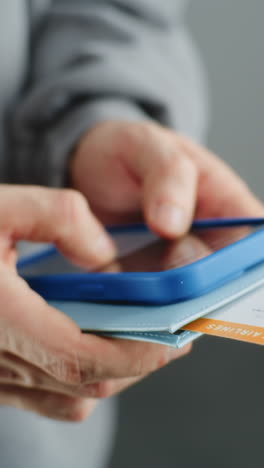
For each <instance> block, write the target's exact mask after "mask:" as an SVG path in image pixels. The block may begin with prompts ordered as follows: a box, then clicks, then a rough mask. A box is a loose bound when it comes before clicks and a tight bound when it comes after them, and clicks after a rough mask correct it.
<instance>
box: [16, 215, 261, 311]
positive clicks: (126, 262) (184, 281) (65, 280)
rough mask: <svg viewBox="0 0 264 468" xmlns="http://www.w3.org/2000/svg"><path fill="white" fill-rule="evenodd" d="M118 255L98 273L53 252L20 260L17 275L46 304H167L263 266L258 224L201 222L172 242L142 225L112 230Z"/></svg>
mask: <svg viewBox="0 0 264 468" xmlns="http://www.w3.org/2000/svg"><path fill="white" fill-rule="evenodd" d="M110 232H111V234H112V235H113V237H114V238H115V241H116V243H117V244H118V247H119V256H118V258H117V259H116V261H114V262H113V263H111V264H108V265H105V267H104V268H103V269H101V270H100V271H84V270H80V269H79V268H77V267H75V266H73V265H72V264H70V263H69V262H68V261H67V260H66V259H65V258H63V257H62V256H61V255H60V254H59V253H58V252H57V251H56V249H54V248H53V247H51V248H48V249H46V250H44V251H42V252H41V253H40V254H37V255H36V254H35V255H32V256H28V257H26V258H23V259H22V260H20V262H19V264H18V271H19V273H20V274H21V275H22V276H23V277H24V278H25V279H26V281H27V282H28V284H29V286H30V287H31V288H32V289H34V290H35V291H36V292H38V293H39V294H40V295H41V296H43V297H44V298H45V299H47V300H64V301H65V300H66V301H71V300H72V301H90V302H109V303H126V304H154V305H155V304H156V305H162V304H164V305H165V304H172V303H176V302H179V301H184V300H189V299H192V298H195V297H198V296H201V295H203V294H206V293H207V292H209V291H211V290H212V289H214V288H217V287H219V286H221V285H223V284H225V283H226V282H228V281H230V280H231V279H234V278H236V277H238V276H240V275H242V274H243V272H245V271H246V270H248V269H250V268H252V267H253V266H255V265H257V264H258V263H261V262H264V220H263V219H258V220H257V219H246V220H245V219H243V220H242V219H228V220H224V219H221V220H202V221H198V222H195V223H193V227H192V230H191V232H190V233H188V234H187V235H186V236H184V237H183V238H181V239H179V240H177V241H165V240H162V239H159V238H157V237H156V236H155V235H154V234H152V233H151V232H149V231H148V229H147V228H146V227H145V226H144V225H136V226H122V227H118V228H112V229H111V230H110Z"/></svg>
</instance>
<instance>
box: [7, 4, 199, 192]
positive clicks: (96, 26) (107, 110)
mask: <svg viewBox="0 0 264 468" xmlns="http://www.w3.org/2000/svg"><path fill="white" fill-rule="evenodd" d="M184 3H185V2H184V1H182V0H163V1H161V0H96V1H93V0H54V1H53V2H51V5H50V7H49V9H48V11H47V12H46V15H45V17H44V18H42V21H41V22H40V23H39V25H38V27H37V28H36V31H35V32H34V36H33V39H34V40H33V44H34V46H33V49H32V63H31V73H30V80H29V85H28V89H27V90H26V91H25V92H24V93H23V95H22V96H21V98H20V99H19V101H18V103H17V106H16V108H15V112H14V119H13V125H12V128H13V141H14V148H13V158H12V174H13V180H14V178H15V180H16V181H17V182H20V183H28V182H32V181H33V182H34V183H39V184H44V185H50V186H60V185H63V184H64V182H65V174H66V168H67V161H68V157H69V155H70V153H71V151H72V149H73V148H74V145H75V144H76V143H77V141H78V139H79V138H80V137H81V135H82V134H83V133H84V132H85V131H87V130H88V129H89V128H90V127H92V126H93V125H95V124H96V123H98V122H101V121H103V120H108V119H112V120H117V119H119V120H126V121H140V120H145V119H154V120H155V121H158V122H160V123H161V124H164V125H167V126H170V127H172V128H175V129H177V130H178V131H181V132H184V133H186V134H189V135H190V136H192V137H194V138H196V139H199V138H201V137H202V135H203V133H204V128H205V121H206V119H205V107H204V102H205V93H204V85H203V73H202V70H201V67H200V62H199V58H198V56H197V52H196V51H195V48H194V46H193V44H192V41H191V39H190V37H189V35H188V34H187V32H186V30H185V28H184V24H183V10H184V8H183V4H184Z"/></svg>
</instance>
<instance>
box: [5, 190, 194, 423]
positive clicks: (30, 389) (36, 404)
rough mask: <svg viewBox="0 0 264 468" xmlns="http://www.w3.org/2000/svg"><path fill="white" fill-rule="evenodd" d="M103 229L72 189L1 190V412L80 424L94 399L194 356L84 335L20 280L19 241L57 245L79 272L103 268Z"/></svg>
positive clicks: (136, 343)
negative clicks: (99, 238)
mask: <svg viewBox="0 0 264 468" xmlns="http://www.w3.org/2000/svg"><path fill="white" fill-rule="evenodd" d="M91 219H92V220H93V222H92V223H91ZM98 226H99V225H98V222H97V221H96V220H95V219H94V218H93V216H92V215H91V213H90V212H89V210H88V206H87V204H86V201H85V199H84V197H83V196H81V195H80V194H79V193H77V192H74V191H73V190H51V189H44V188H38V187H28V188H24V187H23V188H22V187H19V186H4V185H2V186H0V404H1V405H11V406H15V407H18V408H23V409H26V410H31V411H35V412H37V413H39V414H42V415H45V416H48V417H51V418H56V419H62V420H68V421H79V420H82V419H84V418H86V417H87V416H88V414H89V413H90V411H91V410H92V408H93V407H94V405H95V402H96V398H101V397H106V396H110V395H112V394H113V393H116V392H119V391H121V390H122V389H123V388H125V387H127V386H128V385H131V384H133V383H135V382H136V381H137V380H139V379H140V378H142V377H143V376H144V375H146V374H148V373H149V372H152V371H154V370H155V369H157V368H159V367H161V366H163V365H165V364H167V363H168V362H169V361H170V360H171V359H175V358H177V357H180V356H182V355H184V354H185V353H186V352H187V351H188V349H189V348H188V347H186V348H185V349H183V350H180V351H179V350H173V349H172V348H168V347H166V346H159V345H154V344H147V343H140V342H132V341H125V340H117V339H116V340H114V339H107V338H101V337H98V336H96V335H92V334H91V335H84V334H82V333H81V331H80V329H79V328H78V327H77V325H76V324H75V323H74V322H72V321H71V320H70V319H69V318H68V317H66V316H65V315H64V314H62V313H61V312H59V311H58V310H56V309H54V308H52V307H50V306H49V305H48V304H47V303H46V302H45V301H44V300H43V299H42V298H41V297H40V296H38V295H37V294H36V293H35V292H33V291H32V290H31V289H30V288H29V287H28V285H27V284H26V283H25V282H24V281H23V280H22V279H21V278H20V277H19V276H18V275H17V273H16V268H15V261H16V250H15V241H17V240H18V239H27V240H32V241H49V242H54V243H55V244H56V245H57V247H58V248H59V249H60V250H61V251H62V252H63V253H64V254H65V255H67V256H68V257H69V258H71V260H73V261H75V263H77V264H79V265H80V266H84V267H85V266H87V265H90V264H91V263H92V264H98V263H100V262H101V261H102V258H101V257H100V252H98V250H97V249H96V248H95V247H94V242H95V238H96V230H100V227H98ZM98 255H99V257H98Z"/></svg>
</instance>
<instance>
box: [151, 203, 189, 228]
mask: <svg viewBox="0 0 264 468" xmlns="http://www.w3.org/2000/svg"><path fill="white" fill-rule="evenodd" d="M151 218H152V221H153V222H155V223H158V224H159V226H160V227H162V229H164V230H166V231H169V232H170V233H172V234H178V233H180V232H182V231H183V226H184V213H183V210H182V209H181V208H179V207H178V206H176V205H173V204H172V203H159V204H157V205H156V206H155V207H154V209H153V212H152V216H151Z"/></svg>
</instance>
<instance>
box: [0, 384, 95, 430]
mask: <svg viewBox="0 0 264 468" xmlns="http://www.w3.org/2000/svg"><path fill="white" fill-rule="evenodd" d="M0 405H5V406H12V407H15V408H18V409H23V410H27V411H33V412H35V413H38V414H40V415H41V416H46V417H48V418H52V419H58V420H61V421H69V422H79V421H83V420H84V419H86V418H87V417H88V416H89V415H90V414H91V412H92V411H93V409H94V408H95V406H96V400H95V399H89V400H87V399H83V398H73V397H70V396H65V395H60V394H57V393H52V392H46V391H43V390H30V389H27V388H21V387H17V386H15V385H3V384H2V385H0Z"/></svg>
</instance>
